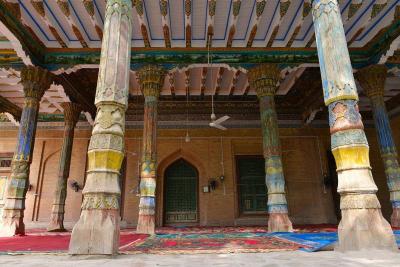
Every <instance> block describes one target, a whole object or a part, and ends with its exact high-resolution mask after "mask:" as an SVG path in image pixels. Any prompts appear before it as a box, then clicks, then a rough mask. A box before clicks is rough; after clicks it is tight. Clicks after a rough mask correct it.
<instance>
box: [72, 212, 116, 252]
mask: <svg viewBox="0 0 400 267" xmlns="http://www.w3.org/2000/svg"><path fill="white" fill-rule="evenodd" d="M119 221H120V218H119V212H118V210H82V212H81V217H80V218H79V221H78V222H77V223H76V225H75V226H74V229H73V230H72V235H71V241H70V243H69V254H72V255H88V254H90V255H96V254H97V255H115V254H117V253H118V246H119Z"/></svg>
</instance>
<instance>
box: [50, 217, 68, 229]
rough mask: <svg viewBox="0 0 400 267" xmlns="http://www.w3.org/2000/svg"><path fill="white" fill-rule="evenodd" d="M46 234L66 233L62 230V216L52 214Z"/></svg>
mask: <svg viewBox="0 0 400 267" xmlns="http://www.w3.org/2000/svg"><path fill="white" fill-rule="evenodd" d="M47 231H48V232H67V230H65V228H64V214H60V213H52V214H51V218H50V223H49V226H48V227H47Z"/></svg>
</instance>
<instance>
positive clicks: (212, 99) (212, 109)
mask: <svg viewBox="0 0 400 267" xmlns="http://www.w3.org/2000/svg"><path fill="white" fill-rule="evenodd" d="M208 38H210V39H211V35H209V36H208ZM210 45H211V40H209V42H208V46H207V65H208V67H209V68H210V70H211V85H212V84H213V69H212V54H211V57H210ZM211 87H212V86H211ZM211 89H212V88H211ZM211 91H212V90H211ZM211 114H214V93H213V92H211ZM211 116H213V115H211Z"/></svg>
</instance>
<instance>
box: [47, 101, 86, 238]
mask: <svg viewBox="0 0 400 267" xmlns="http://www.w3.org/2000/svg"><path fill="white" fill-rule="evenodd" d="M61 106H62V108H63V109H64V139H63V145H62V149H61V155H60V162H59V165H58V177H57V185H56V190H55V192H54V200H53V208H52V210H51V217H50V223H49V226H48V227H47V230H48V231H51V232H63V231H65V228H64V206H65V199H66V197H67V179H68V176H69V168H70V163H71V152H72V143H73V141H74V128H75V125H76V123H77V122H78V119H79V114H80V113H81V111H82V108H81V106H80V105H79V104H75V103H72V102H65V103H61Z"/></svg>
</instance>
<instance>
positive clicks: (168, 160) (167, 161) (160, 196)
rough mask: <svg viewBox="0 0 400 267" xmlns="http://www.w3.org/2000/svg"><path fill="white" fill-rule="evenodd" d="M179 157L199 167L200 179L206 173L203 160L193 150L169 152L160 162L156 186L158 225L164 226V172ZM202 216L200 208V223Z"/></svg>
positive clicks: (199, 188)
mask: <svg viewBox="0 0 400 267" xmlns="http://www.w3.org/2000/svg"><path fill="white" fill-rule="evenodd" d="M179 159H184V160H185V161H187V162H188V163H189V164H191V165H192V166H193V167H195V168H196V169H197V172H198V179H199V181H200V177H203V176H204V175H205V174H206V170H205V168H204V166H203V164H202V162H201V161H200V160H199V159H198V158H197V157H196V156H195V155H194V154H192V153H191V152H189V151H187V150H184V149H178V150H176V151H175V152H173V153H171V154H169V155H168V156H166V157H165V158H163V159H162V160H161V161H160V163H159V164H158V168H157V188H156V226H162V225H163V222H164V185H165V183H164V180H165V179H164V178H165V177H164V174H165V171H166V170H167V168H168V167H169V166H170V165H171V164H173V163H174V162H176V161H177V160H179ZM201 188H202V187H201V185H199V187H198V190H199V192H198V193H199V196H200V190H201ZM198 201H199V208H200V206H201V205H200V204H201V200H200V197H199V200H198ZM201 222H202V218H201V212H200V210H199V223H200V224H201Z"/></svg>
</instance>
